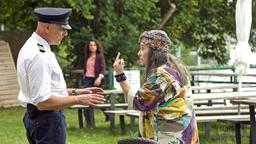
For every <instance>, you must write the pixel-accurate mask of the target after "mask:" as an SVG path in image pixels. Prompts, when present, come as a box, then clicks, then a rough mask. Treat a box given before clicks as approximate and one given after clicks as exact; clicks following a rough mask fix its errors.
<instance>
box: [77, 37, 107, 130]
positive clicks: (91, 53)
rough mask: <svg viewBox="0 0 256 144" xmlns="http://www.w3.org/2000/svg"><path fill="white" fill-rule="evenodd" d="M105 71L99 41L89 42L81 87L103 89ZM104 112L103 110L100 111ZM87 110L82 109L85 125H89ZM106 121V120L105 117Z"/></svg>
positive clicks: (85, 54) (86, 47)
mask: <svg viewBox="0 0 256 144" xmlns="http://www.w3.org/2000/svg"><path fill="white" fill-rule="evenodd" d="M105 71H106V63H105V58H104V54H103V48H102V46H101V44H100V42H99V41H97V40H95V39H93V40H90V41H89V42H88V43H87V44H86V45H85V49H84V75H83V81H82V87H83V88H88V87H101V88H102V87H103V80H104V74H105ZM102 110H105V109H102ZM89 112H90V111H89V110H88V109H84V116H85V119H86V122H87V125H88V124H89V123H91V120H90V118H89ZM105 116H106V120H108V117H107V115H105Z"/></svg>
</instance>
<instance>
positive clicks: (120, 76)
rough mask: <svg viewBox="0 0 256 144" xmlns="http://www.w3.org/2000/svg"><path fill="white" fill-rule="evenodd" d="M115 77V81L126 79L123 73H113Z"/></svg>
mask: <svg viewBox="0 0 256 144" xmlns="http://www.w3.org/2000/svg"><path fill="white" fill-rule="evenodd" d="M115 78H116V81H117V82H122V81H125V80H126V76H125V74H124V73H121V74H118V75H115Z"/></svg>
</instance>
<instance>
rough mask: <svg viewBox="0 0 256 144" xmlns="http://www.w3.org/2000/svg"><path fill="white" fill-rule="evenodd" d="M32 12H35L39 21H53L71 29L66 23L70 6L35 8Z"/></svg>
mask: <svg viewBox="0 0 256 144" xmlns="http://www.w3.org/2000/svg"><path fill="white" fill-rule="evenodd" d="M34 12H35V13H36V14H37V16H38V21H39V22H45V23H55V24H59V25H61V27H62V28H65V29H71V27H70V25H69V24H68V17H69V16H70V14H71V12H72V9H71V8H52V7H42V8H36V9H35V10H34Z"/></svg>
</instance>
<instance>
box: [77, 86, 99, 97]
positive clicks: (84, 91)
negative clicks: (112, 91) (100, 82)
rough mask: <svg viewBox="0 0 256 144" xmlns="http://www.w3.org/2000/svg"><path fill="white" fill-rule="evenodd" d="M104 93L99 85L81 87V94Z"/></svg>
mask: <svg viewBox="0 0 256 144" xmlns="http://www.w3.org/2000/svg"><path fill="white" fill-rule="evenodd" d="M92 93H93V94H100V95H102V94H103V89H102V88H99V87H89V88H82V89H79V94H92Z"/></svg>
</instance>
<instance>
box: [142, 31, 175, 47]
mask: <svg viewBox="0 0 256 144" xmlns="http://www.w3.org/2000/svg"><path fill="white" fill-rule="evenodd" d="M144 38H145V39H146V41H147V42H146V44H147V45H148V46H149V48H151V49H153V50H159V51H163V52H167V51H168V50H169V47H170V44H171V40H170V39H169V37H168V35H167V34H166V32H164V31H162V30H151V31H145V32H143V33H142V34H141V35H140V42H141V40H142V39H144Z"/></svg>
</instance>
